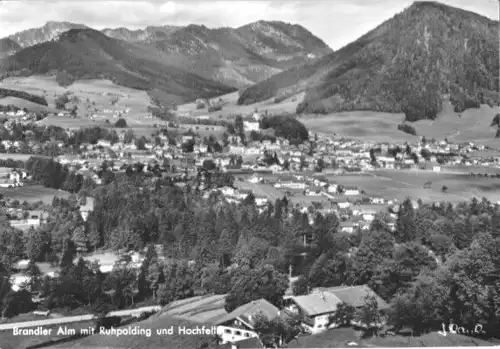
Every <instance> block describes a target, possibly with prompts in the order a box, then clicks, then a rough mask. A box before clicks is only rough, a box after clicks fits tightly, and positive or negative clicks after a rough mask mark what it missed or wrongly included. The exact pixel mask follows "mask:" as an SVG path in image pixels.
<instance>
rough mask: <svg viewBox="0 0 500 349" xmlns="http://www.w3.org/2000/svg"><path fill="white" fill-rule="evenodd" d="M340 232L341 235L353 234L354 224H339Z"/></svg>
mask: <svg viewBox="0 0 500 349" xmlns="http://www.w3.org/2000/svg"><path fill="white" fill-rule="evenodd" d="M340 231H341V232H343V233H349V234H351V233H354V224H353V223H352V222H341V223H340Z"/></svg>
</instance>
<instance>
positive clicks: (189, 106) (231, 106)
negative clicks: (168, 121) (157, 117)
mask: <svg viewBox="0 0 500 349" xmlns="http://www.w3.org/2000/svg"><path fill="white" fill-rule="evenodd" d="M219 98H221V99H222V100H223V101H224V105H223V107H222V110H219V111H215V112H212V113H209V112H208V108H203V109H196V103H186V104H182V105H179V106H178V108H177V112H178V113H179V114H184V113H188V114H190V115H191V116H195V117H196V116H201V115H209V116H211V117H213V118H218V117H219V115H222V118H231V116H234V115H237V114H241V115H248V114H252V113H253V112H254V111H255V110H257V111H264V110H267V111H268V112H269V113H295V109H296V108H297V104H298V99H297V100H294V101H292V99H288V100H285V101H282V102H280V103H274V98H273V99H269V100H265V101H262V102H259V103H255V104H251V105H238V103H237V102H238V98H239V94H238V92H232V93H229V94H226V95H222V96H220V97H217V98H214V100H218V99H219Z"/></svg>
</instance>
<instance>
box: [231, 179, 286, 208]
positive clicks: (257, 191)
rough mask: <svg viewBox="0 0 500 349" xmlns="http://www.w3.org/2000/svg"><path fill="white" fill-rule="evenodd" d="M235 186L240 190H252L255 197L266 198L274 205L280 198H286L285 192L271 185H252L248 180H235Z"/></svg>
mask: <svg viewBox="0 0 500 349" xmlns="http://www.w3.org/2000/svg"><path fill="white" fill-rule="evenodd" d="M234 186H235V187H236V188H238V189H243V190H252V191H253V193H254V195H255V196H257V197H266V198H268V199H269V200H271V202H273V203H274V201H275V200H276V199H278V198H279V199H281V198H283V196H285V192H284V191H281V190H279V189H276V188H275V187H273V186H272V185H271V184H264V183H250V182H247V181H246V180H245V181H239V180H235V181H234Z"/></svg>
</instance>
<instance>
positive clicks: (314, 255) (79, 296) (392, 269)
mask: <svg viewBox="0 0 500 349" xmlns="http://www.w3.org/2000/svg"><path fill="white" fill-rule="evenodd" d="M207 173H211V171H206V173H205V172H200V174H199V176H197V178H196V179H195V180H194V181H193V182H187V183H184V185H183V186H178V185H176V184H175V183H172V182H171V181H168V180H163V179H154V178H151V177H146V176H145V175H141V174H140V173H136V174H134V175H130V176H120V177H116V178H114V179H113V180H112V181H111V182H110V183H109V184H107V185H104V186H99V187H98V188H96V189H94V190H93V191H92V194H93V196H94V205H95V206H94V210H93V212H91V213H90V214H89V216H88V218H87V220H86V221H83V219H82V218H81V215H80V214H79V211H78V207H79V204H80V203H79V201H78V200H77V198H76V197H74V196H73V197H70V198H69V199H68V200H64V199H55V200H54V203H53V205H52V209H51V212H50V217H49V219H48V222H47V223H46V224H43V225H41V226H40V227H39V228H36V229H32V230H30V231H29V232H28V234H27V237H26V238H25V239H24V238H23V236H22V234H20V233H18V232H16V231H15V230H14V229H13V228H10V227H6V226H4V227H3V228H2V230H1V231H0V232H1V235H0V253H1V255H2V261H3V265H4V267H5V269H8V268H9V266H11V265H12V263H13V261H15V260H18V259H19V258H24V257H26V258H29V259H30V260H33V261H53V263H58V264H59V265H61V266H66V267H69V268H76V267H77V266H78V265H80V266H79V267H78V268H80V270H83V269H85V268H84V267H83V266H82V264H85V263H83V262H78V263H77V266H71V265H70V264H71V263H70V261H73V258H74V257H75V256H77V254H78V253H85V252H86V251H93V250H95V249H100V248H111V249H126V250H138V251H143V250H144V249H146V250H147V251H148V252H146V259H145V261H147V262H143V264H142V265H141V266H140V268H139V269H134V268H132V267H126V266H127V265H128V266H131V262H130V261H127V260H123V261H122V262H121V264H119V265H118V264H117V267H116V269H114V270H113V272H111V274H109V275H108V276H105V278H106V280H105V281H102V279H100V278H102V277H103V276H100V274H99V273H98V272H97V269H96V266H87V267H86V268H87V269H85V270H86V273H88V277H87V278H85V277H83V278H82V277H78V278H76V277H75V278H74V279H72V278H73V276H74V275H77V274H76V273H77V271H75V270H74V269H68V270H71V271H70V272H67V273H63V274H62V275H65V276H64V277H62V279H61V277H59V278H56V279H55V280H51V281H50V283H49V284H50V285H52V286H50V287H49V286H43V287H45V288H46V289H50V290H51V291H50V292H49V291H47V293H45V294H48V295H49V296H47V299H51V301H50V302H52V303H48V304H47V306H51V307H62V306H64V305H68V306H70V307H80V306H84V305H88V303H89V302H90V303H94V302H97V301H98V300H99V302H101V301H102V302H104V303H105V304H110V305H113V306H116V307H124V306H129V305H131V304H133V303H135V302H137V301H138V300H140V299H150V300H152V301H155V302H157V303H159V304H167V303H169V302H170V301H172V300H175V299H181V298H184V297H190V296H192V295H195V294H204V293H218V294H226V295H227V296H226V303H225V308H226V310H228V311H230V310H232V309H235V308H236V307H238V306H239V305H242V304H244V303H247V302H249V301H252V300H256V299H259V298H265V299H266V300H268V301H269V302H271V303H273V304H275V305H277V306H279V305H281V304H282V301H283V296H284V294H285V292H286V289H287V288H288V286H289V282H288V275H287V274H288V272H289V268H290V267H291V268H292V271H293V274H294V275H295V276H299V278H298V281H297V282H296V283H295V284H294V286H293V292H294V293H295V294H304V293H307V292H308V290H311V289H312V288H314V287H329V286H341V285H362V284H368V285H369V286H370V287H371V288H372V289H374V290H375V292H376V293H377V294H379V295H380V296H381V297H382V298H383V299H385V300H386V301H388V302H389V303H390V304H391V309H390V317H389V323H390V324H391V325H393V326H394V328H395V329H396V331H398V330H401V329H404V328H411V329H412V330H413V331H414V333H425V332H428V331H436V329H440V328H441V324H442V323H445V324H448V323H460V324H461V325H462V326H464V327H467V326H471V327H472V328H473V327H474V326H475V325H476V324H481V325H482V326H483V328H484V329H485V331H486V333H487V334H488V335H490V336H495V335H498V329H499V328H500V326H499V325H500V323H499V317H498V313H499V310H500V275H498V270H500V228H499V227H500V207H499V206H498V205H493V204H491V203H490V202H489V201H488V200H486V199H482V200H477V199H473V200H471V201H470V202H462V203H459V204H457V205H455V206H453V205H451V204H448V203H445V202H442V203H435V204H424V203H422V202H417V203H415V202H413V201H412V200H410V199H407V200H405V201H404V202H403V203H402V204H401V205H400V207H398V210H397V219H396V224H395V231H391V229H390V228H389V225H388V223H389V221H390V219H389V217H388V216H387V214H384V213H381V214H379V215H377V217H376V219H375V220H374V221H373V222H372V223H371V226H370V228H369V230H368V231H361V230H359V229H358V230H356V231H355V232H354V233H352V234H349V233H344V232H342V231H341V229H340V221H339V219H338V218H337V216H336V215H335V214H327V215H324V216H323V215H321V214H317V215H315V216H313V218H314V220H313V223H312V224H311V223H310V218H311V216H310V215H308V214H305V213H301V212H299V211H298V210H297V209H296V208H295V207H294V206H292V205H291V203H290V202H289V201H288V199H287V198H286V197H285V198H282V199H277V200H276V201H275V202H273V203H269V204H268V205H267V207H266V210H264V211H259V210H258V209H257V207H256V206H255V199H254V197H252V196H249V197H247V199H245V200H244V201H243V202H242V203H241V204H230V203H227V202H225V201H224V200H222V198H221V196H220V194H217V192H213V193H211V194H210V195H206V194H205V193H206V192H205V191H204V190H201V189H200V188H201V184H202V183H203V184H204V185H205V186H207V183H209V186H208V188H217V187H218V186H220V185H226V184H230V181H229V183H226V182H224V176H227V175H226V174H218V175H216V174H213V177H211V176H210V175H208V174H207ZM207 176H208V177H207ZM207 178H211V179H210V180H208V179H207ZM152 246H159V250H157V249H154V248H153V247H152ZM153 250H154V251H155V252H153ZM155 253H156V255H155ZM148 256H149V257H148ZM161 257H163V258H161ZM89 270H93V271H92V272H89ZM133 270H138V271H137V272H134V271H133ZM78 275H79V274H78ZM94 278H96V279H94ZM92 280H94V281H92ZM96 280H97V281H96ZM47 282H49V281H47ZM83 282H84V283H85V284H84V285H82V283H83ZM91 285H94V286H91ZM95 285H102V286H99V287H98V286H95ZM93 287H97V290H96V289H94V288H93ZM141 290H142V291H141ZM92 292H98V294H99V296H97V295H96V294H95V293H92ZM9 297H10V298H8V299H11V298H12V296H9ZM4 307H5V305H4Z"/></svg>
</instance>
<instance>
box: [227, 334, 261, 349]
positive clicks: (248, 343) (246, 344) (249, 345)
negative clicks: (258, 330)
mask: <svg viewBox="0 0 500 349" xmlns="http://www.w3.org/2000/svg"><path fill="white" fill-rule="evenodd" d="M234 344H235V345H236V348H242V349H243V348H245V349H257V348H265V346H263V345H262V342H261V341H260V340H259V338H257V337H252V338H248V339H244V340H242V341H238V342H235V343H234Z"/></svg>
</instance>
